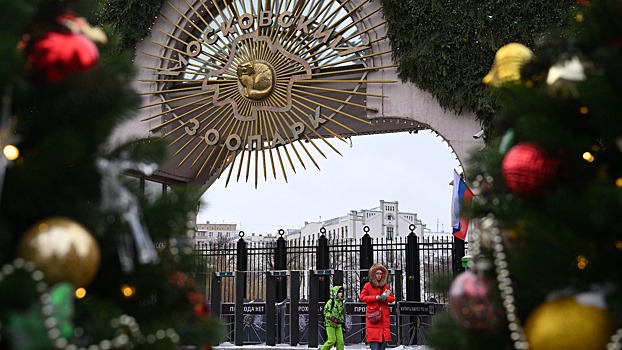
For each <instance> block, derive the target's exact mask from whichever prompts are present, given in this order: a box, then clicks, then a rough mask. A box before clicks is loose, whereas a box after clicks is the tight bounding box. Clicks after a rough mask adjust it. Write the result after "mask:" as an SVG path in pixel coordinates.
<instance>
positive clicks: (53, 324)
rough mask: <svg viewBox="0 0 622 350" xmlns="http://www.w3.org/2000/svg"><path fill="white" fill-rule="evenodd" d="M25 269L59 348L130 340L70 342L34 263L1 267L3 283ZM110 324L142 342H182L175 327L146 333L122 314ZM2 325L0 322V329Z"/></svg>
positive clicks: (113, 345) (92, 348) (104, 346)
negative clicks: (123, 329) (62, 332)
mask: <svg viewBox="0 0 622 350" xmlns="http://www.w3.org/2000/svg"><path fill="white" fill-rule="evenodd" d="M20 269H21V270H24V271H25V272H28V273H30V277H31V278H32V280H33V281H34V282H36V287H35V288H36V290H37V292H39V293H40V294H41V295H40V297H39V300H40V302H41V304H42V305H43V306H42V307H41V315H42V316H43V319H44V325H45V327H46V330H47V336H48V338H49V339H50V340H51V341H52V343H53V344H54V347H55V348H56V349H63V350H108V349H117V348H124V347H126V346H127V345H128V344H129V343H130V340H131V339H130V336H129V335H128V334H120V335H119V336H117V337H114V338H112V339H104V340H101V341H100V342H99V343H98V344H91V345H89V346H86V347H82V346H80V347H79V346H77V345H75V344H71V343H69V340H68V339H66V338H65V337H63V336H61V332H60V329H59V328H58V321H57V320H56V319H55V318H54V317H53V316H52V311H53V306H52V304H51V297H50V294H49V293H48V292H47V290H48V285H47V283H46V282H45V281H44V280H43V277H44V274H43V272H41V271H40V270H37V269H35V267H34V264H33V263H31V262H28V261H26V260H24V259H21V258H18V259H15V260H14V261H13V263H11V264H6V265H4V266H2V269H1V270H0V284H1V283H2V282H3V281H4V279H5V277H7V276H9V275H11V274H13V273H14V272H15V271H16V270H20ZM110 326H111V327H113V328H126V329H128V330H129V331H130V334H131V336H132V337H133V338H134V339H135V340H136V342H137V343H139V344H153V343H155V342H157V341H160V340H164V339H167V338H168V339H169V340H170V341H171V342H173V343H177V342H179V335H178V334H177V332H176V331H175V330H174V329H171V328H169V329H166V330H165V329H160V330H157V331H156V332H155V333H152V334H147V335H144V334H142V332H141V331H140V326H139V324H138V322H136V320H135V319H134V318H133V317H131V316H129V315H121V316H120V317H119V318H114V319H111V320H110ZM1 329H2V324H1V323H0V330H1Z"/></svg>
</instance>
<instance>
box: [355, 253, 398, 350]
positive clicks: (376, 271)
mask: <svg viewBox="0 0 622 350" xmlns="http://www.w3.org/2000/svg"><path fill="white" fill-rule="evenodd" d="M387 273H388V271H387V268H386V267H384V266H382V265H381V264H374V265H373V266H372V267H371V268H370V269H369V282H367V283H365V285H364V286H363V290H361V298H360V299H361V301H362V302H364V303H366V304H367V311H366V314H365V316H366V317H365V319H366V324H365V325H366V326H367V327H366V334H367V342H368V343H369V345H370V347H371V350H384V349H385V348H386V347H387V342H390V341H391V320H390V318H389V317H390V314H389V303H392V302H394V301H395V296H394V295H393V293H392V292H391V289H390V288H389V285H388V284H387ZM377 310H380V315H381V319H380V320H379V321H378V322H377V323H373V322H374V321H373V320H370V314H373V313H374V312H375V311H377Z"/></svg>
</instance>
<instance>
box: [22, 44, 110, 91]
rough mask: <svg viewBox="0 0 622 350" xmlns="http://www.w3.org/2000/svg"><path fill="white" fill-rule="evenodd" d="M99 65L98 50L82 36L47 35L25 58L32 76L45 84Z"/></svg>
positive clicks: (34, 45) (33, 46)
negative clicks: (39, 78)
mask: <svg viewBox="0 0 622 350" xmlns="http://www.w3.org/2000/svg"><path fill="white" fill-rule="evenodd" d="M98 61H99V50H98V49H97V46H96V45H95V44H94V43H93V42H92V41H91V40H89V39H88V38H87V37H85V36H84V35H81V34H74V33H57V32H49V33H47V34H45V35H44V36H43V37H41V38H39V39H37V40H36V41H35V42H34V43H33V44H32V47H31V50H30V53H29V55H28V63H29V65H30V67H31V69H32V71H33V73H34V74H35V75H36V76H40V77H42V78H43V79H44V80H45V81H48V82H55V81H59V80H61V79H63V78H65V76H67V74H71V73H82V72H85V71H87V70H89V69H90V68H92V67H94V66H95V65H96V64H97V62H98Z"/></svg>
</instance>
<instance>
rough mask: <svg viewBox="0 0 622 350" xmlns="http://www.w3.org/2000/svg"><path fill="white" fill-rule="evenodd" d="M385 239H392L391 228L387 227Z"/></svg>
mask: <svg viewBox="0 0 622 350" xmlns="http://www.w3.org/2000/svg"><path fill="white" fill-rule="evenodd" d="M387 239H393V226H387Z"/></svg>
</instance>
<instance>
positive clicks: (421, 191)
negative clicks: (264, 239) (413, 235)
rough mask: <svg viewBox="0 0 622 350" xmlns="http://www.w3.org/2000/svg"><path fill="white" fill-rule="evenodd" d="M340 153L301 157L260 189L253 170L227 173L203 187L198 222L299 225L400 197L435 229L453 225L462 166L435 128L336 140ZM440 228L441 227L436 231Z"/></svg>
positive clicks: (255, 227) (242, 226) (262, 227)
mask: <svg viewBox="0 0 622 350" xmlns="http://www.w3.org/2000/svg"><path fill="white" fill-rule="evenodd" d="M333 145H335V147H336V148H337V149H339V151H340V152H341V154H342V156H340V155H339V154H337V153H335V152H334V151H332V150H330V149H328V150H324V152H325V154H326V157H327V158H324V157H322V156H321V155H320V154H319V153H316V154H313V158H314V159H315V160H316V161H317V163H318V165H319V167H320V169H321V170H318V169H317V168H316V167H315V166H313V164H311V163H310V162H308V161H307V162H306V163H307V164H306V166H307V169H306V170H305V169H302V167H301V166H300V165H299V164H296V163H295V165H296V169H297V173H295V174H294V173H292V172H291V171H289V172H288V182H285V181H284V180H283V179H282V176H279V175H278V174H277V177H278V178H277V179H276V180H275V179H274V177H272V176H271V175H270V174H269V176H268V179H267V181H265V180H264V179H263V176H262V177H261V179H260V180H259V182H258V186H257V189H255V184H254V180H253V178H252V176H251V179H250V180H249V182H246V181H245V179H244V175H242V178H240V180H239V182H236V180H235V173H234V175H233V176H232V179H231V180H230V181H229V184H228V185H227V186H226V187H225V182H226V174H225V175H223V176H221V178H220V179H218V180H217V181H216V182H215V183H214V184H213V185H212V186H211V187H210V188H209V189H208V190H207V191H206V192H205V194H204V195H203V197H202V204H201V210H200V211H199V215H198V218H197V223H206V222H207V221H209V222H211V223H232V224H237V225H238V226H237V229H238V230H242V231H244V232H245V233H246V234H250V233H252V232H255V233H258V234H259V233H262V234H263V233H276V232H277V230H278V229H281V228H282V229H288V228H301V227H302V226H304V223H305V221H309V222H311V221H320V220H327V219H331V218H335V217H339V216H343V215H346V214H347V213H348V212H349V211H350V210H360V209H371V208H374V207H377V206H378V205H379V201H380V200H381V199H383V200H385V201H398V202H399V210H400V211H402V212H411V213H417V214H418V218H419V219H420V220H422V221H423V223H424V224H426V225H427V227H428V228H429V229H431V230H432V231H434V232H440V231H445V232H450V231H451V217H450V212H451V191H452V187H451V186H450V185H449V183H450V181H452V180H453V170H454V169H456V170H457V171H458V172H459V173H460V172H461V167H460V164H459V162H458V160H457V159H456V156H455V155H454V154H453V153H452V152H451V149H450V148H449V147H448V146H447V143H445V142H444V141H442V138H441V137H439V136H436V134H435V133H433V132H431V131H420V132H419V133H417V134H409V133H407V132H405V133H392V134H381V135H368V136H354V137H352V146H350V144H349V143H343V142H340V141H333ZM437 228H438V231H437Z"/></svg>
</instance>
